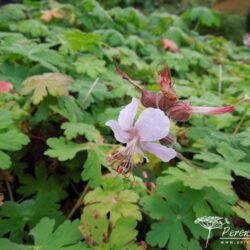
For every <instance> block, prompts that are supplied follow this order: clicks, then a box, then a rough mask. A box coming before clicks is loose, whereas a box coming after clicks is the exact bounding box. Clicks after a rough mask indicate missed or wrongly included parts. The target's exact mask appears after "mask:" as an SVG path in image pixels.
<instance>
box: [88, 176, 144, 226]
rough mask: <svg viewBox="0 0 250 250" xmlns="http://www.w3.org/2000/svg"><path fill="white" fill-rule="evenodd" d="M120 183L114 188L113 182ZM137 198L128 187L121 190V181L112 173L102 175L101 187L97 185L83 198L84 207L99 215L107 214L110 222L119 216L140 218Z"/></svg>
mask: <svg viewBox="0 0 250 250" xmlns="http://www.w3.org/2000/svg"><path fill="white" fill-rule="evenodd" d="M112 181H113V182H116V185H120V186H117V187H115V188H114V183H112ZM138 200H139V196H138V194H136V193H134V192H133V191H130V190H128V189H125V190H122V181H121V180H116V177H115V176H113V175H106V176H105V177H103V182H102V187H97V188H96V189H94V190H93V191H90V192H88V193H87V195H86V196H85V198H84V204H85V206H86V209H89V208H90V209H92V210H94V211H96V212H97V213H98V215H99V216H100V217H102V216H107V215H108V214H109V216H110V217H109V218H110V221H111V223H116V221H117V220H118V219H119V218H121V217H131V218H133V219H134V220H141V219H142V216H141V213H140V211H139V207H138V205H137V204H136V202H137V201H138Z"/></svg>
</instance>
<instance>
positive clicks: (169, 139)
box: [161, 133, 176, 145]
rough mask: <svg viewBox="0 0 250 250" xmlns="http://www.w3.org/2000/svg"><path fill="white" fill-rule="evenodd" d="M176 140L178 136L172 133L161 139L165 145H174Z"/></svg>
mask: <svg viewBox="0 0 250 250" xmlns="http://www.w3.org/2000/svg"><path fill="white" fill-rule="evenodd" d="M175 142H176V137H175V136H174V135H173V134H170V133H169V134H168V135H167V136H166V137H164V138H163V139H161V143H163V144H165V145H173V144H174V143H175Z"/></svg>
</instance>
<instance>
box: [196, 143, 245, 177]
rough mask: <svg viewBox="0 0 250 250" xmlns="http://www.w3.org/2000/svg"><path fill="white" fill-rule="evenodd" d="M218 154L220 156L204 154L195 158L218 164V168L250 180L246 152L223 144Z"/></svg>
mask: <svg viewBox="0 0 250 250" xmlns="http://www.w3.org/2000/svg"><path fill="white" fill-rule="evenodd" d="M217 152H218V153H219V154H215V153H211V152H202V153H200V154H197V155H195V156H194V158H196V159H200V160H204V161H205V162H208V163H217V165H216V166H218V167H222V168H224V169H225V170H226V171H229V172H231V171H234V173H235V174H236V175H239V176H242V177H245V178H248V179H250V169H249V163H248V162H247V161H244V158H245V156H246V153H245V152H244V151H242V150H240V149H235V148H233V147H231V146H230V145H229V144H227V143H225V142H222V143H220V144H219V146H218V148H217ZM213 166H214V164H213Z"/></svg>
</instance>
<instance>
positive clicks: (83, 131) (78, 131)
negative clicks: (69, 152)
mask: <svg viewBox="0 0 250 250" xmlns="http://www.w3.org/2000/svg"><path fill="white" fill-rule="evenodd" d="M61 128H62V129H64V134H65V136H66V138H67V139H68V140H71V139H73V138H75V137H76V136H77V135H85V137H86V138H87V139H88V141H94V142H101V141H102V136H101V134H100V132H99V131H98V130H97V129H96V128H95V126H94V125H91V124H84V123H76V122H74V123H73V122H65V123H63V124H62V126H61Z"/></svg>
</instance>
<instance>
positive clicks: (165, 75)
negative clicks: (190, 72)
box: [158, 68, 171, 93]
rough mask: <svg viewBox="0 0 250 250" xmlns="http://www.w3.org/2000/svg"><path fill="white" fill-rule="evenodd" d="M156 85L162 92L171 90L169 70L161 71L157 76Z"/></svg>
mask: <svg viewBox="0 0 250 250" xmlns="http://www.w3.org/2000/svg"><path fill="white" fill-rule="evenodd" d="M158 83H159V84H160V88H161V91H162V92H164V93H165V92H168V91H169V90H170V89H171V72H170V70H169V68H166V69H164V70H162V71H161V72H160V74H159V76H158Z"/></svg>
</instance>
